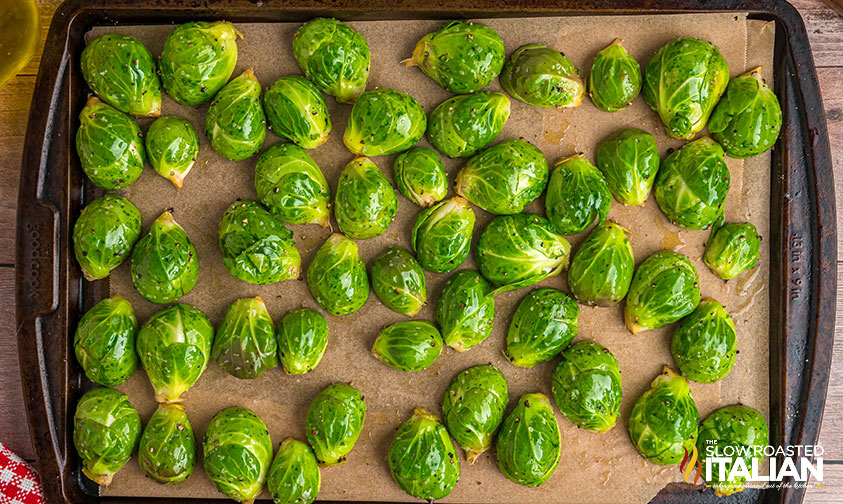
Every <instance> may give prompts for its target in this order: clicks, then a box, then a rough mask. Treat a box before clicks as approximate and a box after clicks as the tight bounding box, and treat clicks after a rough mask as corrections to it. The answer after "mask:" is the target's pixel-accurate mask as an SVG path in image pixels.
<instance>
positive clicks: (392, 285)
mask: <svg viewBox="0 0 843 504" xmlns="http://www.w3.org/2000/svg"><path fill="white" fill-rule="evenodd" d="M369 276H370V277H371V279H372V290H374V291H375V294H377V296H378V299H380V300H381V302H382V303H383V304H384V305H386V307H387V308H389V309H390V310H392V311H394V312H396V313H401V314H403V315H407V316H408V317H414V316H415V315H416V314H417V313H418V312H419V310H421V309H422V307H423V306H424V305H425V303H427V285H426V283H425V278H424V271H422V268H421V266H419V263H418V261H416V259H415V257H413V255H412V254H411V253H410V252H409V251H408V250H407V249H405V248H404V247H389V248H388V249H386V250H384V251H383V252H381V253H380V254H378V255H377V256H376V257H375V258H374V259H373V260H372V265H371V266H370V268H369Z"/></svg>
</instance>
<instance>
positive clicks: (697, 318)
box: [670, 299, 738, 383]
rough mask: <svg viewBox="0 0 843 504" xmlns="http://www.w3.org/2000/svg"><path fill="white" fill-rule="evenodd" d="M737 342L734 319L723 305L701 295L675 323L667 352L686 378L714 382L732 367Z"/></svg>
mask: <svg viewBox="0 0 843 504" xmlns="http://www.w3.org/2000/svg"><path fill="white" fill-rule="evenodd" d="M737 350H738V343H737V336H736V334H735V323H734V322H733V321H732V316H731V315H729V313H728V312H727V311H726V309H725V308H723V305H721V304H720V303H718V302H717V301H715V300H713V299H703V300H702V301H701V302H700V304H699V306H697V307H696V309H695V310H694V311H693V312H691V314H690V315H688V316H687V317H685V318H683V319H682V320H680V321H679V323H678V324H677V325H676V330H675V331H674V332H673V340H672V342H671V344H670V353H672V354H673V360H674V361H675V362H676V365H677V366H678V367H679V370H680V371H682V374H683V375H685V377H686V378H688V379H689V380H694V381H695V382H700V383H714V382H717V381H720V380H722V379H723V378H725V377H726V376H727V375H728V374H729V373H730V372H731V371H732V368H733V367H735V358H736V357H737Z"/></svg>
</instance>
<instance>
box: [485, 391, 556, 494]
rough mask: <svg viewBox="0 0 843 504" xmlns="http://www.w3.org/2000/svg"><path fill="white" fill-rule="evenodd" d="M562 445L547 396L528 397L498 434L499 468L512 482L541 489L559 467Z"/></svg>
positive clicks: (523, 398) (520, 400) (517, 406)
mask: <svg viewBox="0 0 843 504" xmlns="http://www.w3.org/2000/svg"><path fill="white" fill-rule="evenodd" d="M561 444H562V434H561V433H560V432H559V425H558V424H557V423H556V416H555V415H554V414H553V408H552V407H551V405H550V401H549V400H548V399H547V396H545V395H544V394H541V393H536V394H524V395H522V396H521V398H520V399H518V405H516V406H515V409H514V410H512V412H510V414H509V415H507V417H506V418H505V419H504V421H503V424H502V425H501V429H500V432H498V439H497V442H496V444H495V449H496V451H497V459H498V467H499V468H500V470H501V472H502V473H503V475H504V476H506V477H507V479H509V480H510V481H512V482H514V483H518V484H519V485H524V486H528V487H537V486H539V485H541V484H542V483H544V482H545V481H547V479H548V478H550V476H551V475H552V474H553V472H554V471H555V470H556V466H558V465H559V459H560V458H561V456H562V451H561V446H560V445H561Z"/></svg>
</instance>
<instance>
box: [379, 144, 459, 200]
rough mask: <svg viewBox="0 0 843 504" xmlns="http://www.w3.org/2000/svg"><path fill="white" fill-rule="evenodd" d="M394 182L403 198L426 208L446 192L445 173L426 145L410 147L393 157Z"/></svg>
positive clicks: (440, 161)
mask: <svg viewBox="0 0 843 504" xmlns="http://www.w3.org/2000/svg"><path fill="white" fill-rule="evenodd" d="M393 178H394V179H395V185H396V187H398V190H399V191H400V192H401V194H403V195H404V197H405V198H407V199H408V200H410V201H412V202H413V203H415V204H416V205H418V206H421V207H429V206H431V205H433V204H435V203H437V202H438V201H442V199H444V198H445V196H447V194H448V174H447V173H445V166H444V165H443V164H442V160H441V159H439V155H438V154H436V152H435V151H433V149H428V148H427V147H413V148H412V149H410V150H408V151H407V152H405V153H403V154H400V155H399V156H398V157H397V158H395V164H394V165H393Z"/></svg>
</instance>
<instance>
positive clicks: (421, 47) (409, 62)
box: [401, 37, 428, 68]
mask: <svg viewBox="0 0 843 504" xmlns="http://www.w3.org/2000/svg"><path fill="white" fill-rule="evenodd" d="M427 38H428V37H423V38H422V39H421V40H419V41H418V42H417V43H416V47H415V49H413V55H412V56H410V57H409V58H407V59H403V60H401V63H403V64H404V67H405V68H409V67H413V66H419V61H421V60H422V58H423V57H424V53H425V52H426V51H427V40H425V39H427Z"/></svg>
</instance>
